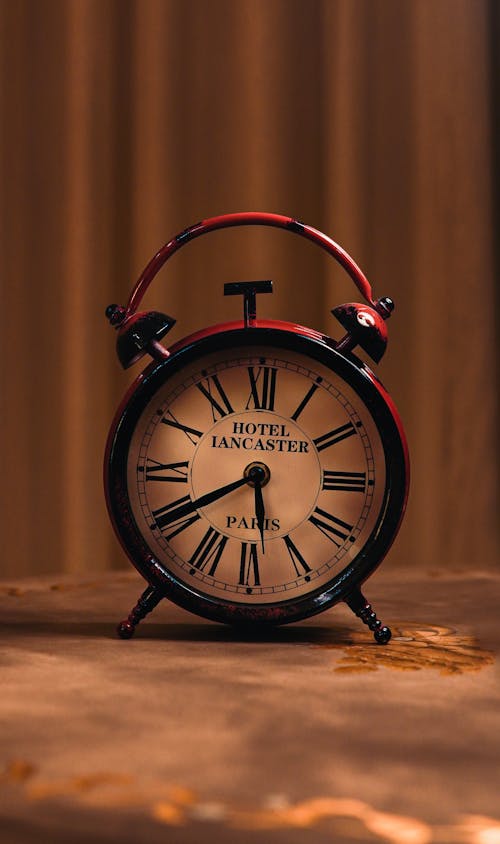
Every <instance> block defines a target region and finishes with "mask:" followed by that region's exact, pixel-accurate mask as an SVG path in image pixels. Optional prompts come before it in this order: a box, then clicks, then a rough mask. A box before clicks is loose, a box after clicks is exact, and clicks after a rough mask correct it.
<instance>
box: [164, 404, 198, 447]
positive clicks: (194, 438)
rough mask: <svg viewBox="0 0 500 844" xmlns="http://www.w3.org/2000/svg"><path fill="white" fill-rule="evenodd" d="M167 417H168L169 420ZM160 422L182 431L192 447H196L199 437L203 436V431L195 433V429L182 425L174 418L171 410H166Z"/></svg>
mask: <svg viewBox="0 0 500 844" xmlns="http://www.w3.org/2000/svg"><path fill="white" fill-rule="evenodd" d="M167 417H170V419H168V418H167ZM161 421H162V422H163V424H164V425H170V427H171V428H177V429H178V430H179V431H182V432H183V433H184V434H185V435H186V437H187V438H188V440H189V441H190V442H192V443H193V445H196V443H197V442H198V440H199V439H200V437H202V436H203V431H197V430H196V428H190V427H189V425H182V424H181V422H179V420H178V419H176V418H175V416H174V414H173V413H172V411H171V410H167V412H166V414H165V416H163V418H162V420H161Z"/></svg>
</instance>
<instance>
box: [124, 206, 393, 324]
mask: <svg viewBox="0 0 500 844" xmlns="http://www.w3.org/2000/svg"><path fill="white" fill-rule="evenodd" d="M232 226H274V227H275V228H280V229H286V230H287V231H290V232H293V233H294V234H299V235H301V237H305V238H307V239H308V240H312V242H313V243H316V244H317V245H318V246H320V247H321V248H322V249H324V250H325V252H328V254H329V255H331V256H332V257H333V258H335V260H336V261H338V263H339V264H340V265H341V266H342V267H343V268H344V270H345V271H346V272H347V273H348V275H350V277H351V278H352V280H353V282H354V284H355V285H356V287H357V288H358V290H359V292H360V293H361V295H362V296H363V297H364V298H365V300H366V301H367V302H368V304H370V305H371V306H372V307H374V308H375V309H376V310H379V307H378V302H376V301H374V300H373V294H372V288H371V285H370V282H369V281H368V279H367V278H366V276H365V275H364V273H363V272H362V271H361V269H360V268H359V267H358V265H357V264H356V263H355V261H353V259H352V258H351V256H350V255H348V254H347V252H345V250H344V249H342V247H341V246H339V245H338V243H335V241H334V240H332V239H331V238H330V237H327V235H326V234H323V233H322V232H320V231H318V229H314V228H312V227H311V226H307V225H306V224H305V223H301V222H299V221H298V220H294V219H293V217H284V216H283V215H282V214H266V213H263V212H259V211H243V212H240V213H238V214H223V215H222V216H220V217H211V218H209V219H208V220H202V222H200V223H195V225H194V226H190V227H189V228H188V229H185V230H184V231H183V232H180V234H178V235H176V236H175V237H174V238H173V239H172V240H169V241H168V243H166V244H165V246H162V248H161V249H160V251H159V252H157V253H156V255H155V256H154V257H153V258H152V259H151V261H150V262H149V264H148V265H147V267H146V268H145V270H144V271H143V273H142V275H141V276H140V278H139V280H138V281H137V283H136V285H135V287H134V289H133V290H132V293H131V294H130V297H129V300H128V303H127V306H126V308H125V309H124V310H121V309H120V310H121V314H120V322H122V321H125V320H127V319H128V318H129V317H130V316H132V315H133V314H135V313H136V311H137V308H138V307H139V305H140V303H141V300H142V297H143V296H144V294H145V292H146V290H147V289H148V287H149V285H150V284H151V282H152V281H153V279H154V277H155V276H156V274H157V272H158V271H159V270H160V269H161V267H162V266H163V265H164V264H165V262H166V261H168V259H169V258H170V257H171V256H172V255H173V254H174V252H177V250H178V249H180V248H181V246H184V245H185V244H186V243H189V241H191V240H194V239H195V238H196V237H200V236H201V235H202V234H208V232H212V231H216V229H225V228H230V227H232Z"/></svg>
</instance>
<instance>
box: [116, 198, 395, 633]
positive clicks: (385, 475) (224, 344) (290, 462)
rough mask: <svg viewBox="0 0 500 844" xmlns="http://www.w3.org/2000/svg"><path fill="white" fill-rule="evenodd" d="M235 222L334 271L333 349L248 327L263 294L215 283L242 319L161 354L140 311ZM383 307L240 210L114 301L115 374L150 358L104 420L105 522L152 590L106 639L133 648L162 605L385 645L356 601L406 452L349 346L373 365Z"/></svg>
mask: <svg viewBox="0 0 500 844" xmlns="http://www.w3.org/2000/svg"><path fill="white" fill-rule="evenodd" d="M242 225H245V226H248V225H264V226H274V227H278V228H282V229H285V230H286V231H289V232H290V233H293V234H295V235H300V236H301V237H305V238H307V239H308V240H311V241H312V242H313V243H315V244H317V246H318V247H320V248H322V249H324V250H325V251H326V252H327V253H328V254H329V255H330V256H332V257H333V258H334V259H335V260H336V261H337V262H338V263H340V265H341V266H342V267H343V268H344V270H345V271H346V272H347V273H348V275H349V276H350V277H351V279H352V280H353V282H354V284H355V285H356V287H357V289H358V291H359V293H360V294H361V296H362V297H363V299H364V303H363V304H360V303H355V302H351V303H348V304H344V305H339V306H338V307H336V308H334V309H333V310H332V314H333V316H334V317H336V319H337V320H338V321H339V322H340V325H341V326H342V328H343V336H342V337H341V338H340V339H339V340H334V339H332V338H331V337H329V336H327V335H325V334H323V333H322V332H320V331H316V330H314V329H312V328H308V327H305V326H303V325H296V324H294V323H290V322H284V321H279V320H269V319H261V318H260V316H259V317H258V316H257V303H258V302H259V304H260V302H261V299H260V298H259V297H260V296H262V295H264V294H270V293H271V292H272V282H271V281H269V280H263V281H261V280H259V281H240V282H231V283H227V284H225V285H224V294H225V295H227V296H233V297H238V296H239V297H241V300H240V301H241V304H242V308H243V314H242V315H241V316H240V318H238V319H235V320H234V321H232V322H229V323H224V324H219V325H214V326H211V327H208V328H203V329H201V330H200V331H197V332H196V333H195V334H191V335H190V336H188V337H185V338H184V339H182V340H179V341H177V342H176V343H174V344H173V345H172V346H171V347H170V348H167V346H166V345H165V343H164V342H162V340H163V338H164V337H165V336H166V334H167V333H168V332H169V331H170V329H171V328H172V326H173V325H174V324H175V319H173V318H172V317H170V316H167V315H166V314H163V313H159V312H157V311H149V312H144V311H142V312H141V311H139V310H138V308H139V306H140V303H141V299H142V297H143V295H144V293H145V292H146V290H147V288H148V287H149V285H150V284H151V282H152V280H153V279H154V277H155V276H156V274H157V272H158V270H159V269H160V268H161V267H162V266H163V264H165V262H166V261H167V260H168V259H169V258H170V257H171V256H172V255H173V254H174V253H175V252H176V251H177V250H178V249H180V248H181V247H182V246H184V245H185V244H187V243H189V242H190V241H192V240H194V239H195V238H197V237H200V236H201V235H203V234H206V233H208V232H211V231H215V230H216V229H222V228H228V227H231V226H242ZM236 302H237V300H236V299H235V305H236ZM393 307H394V306H393V302H392V300H391V299H389V298H388V297H383V298H380V299H374V298H373V294H372V289H371V286H370V283H369V282H368V280H367V278H366V277H365V275H364V274H363V272H362V271H361V269H360V268H359V267H358V266H357V264H356V263H355V262H354V261H353V259H352V258H351V257H350V256H349V255H348V254H347V253H346V252H345V251H344V250H343V249H342V248H341V247H340V246H339V245H338V244H337V243H335V242H334V241H333V240H332V239H331V238H329V237H327V236H326V235H325V234H323V233H322V232H320V231H318V230H317V229H314V228H312V227H311V226H308V225H305V224H303V223H301V222H298V221H297V220H295V219H292V218H290V217H286V216H282V215H279V214H265V213H256V212H248V213H237V214H227V215H223V216H219V217H213V218H211V219H207V220H204V221H202V222H200V223H197V224H195V225H193V226H191V227H190V228H188V229H186V230H185V231H183V232H181V233H180V234H178V235H177V236H176V237H174V238H173V239H172V240H170V241H169V242H168V243H167V244H166V245H165V246H163V248H162V249H160V251H159V252H158V253H157V254H156V255H155V256H154V257H153V258H152V260H151V261H150V262H149V264H148V265H147V267H146V268H145V270H144V272H143V273H142V275H141V276H140V278H139V280H138V282H137V283H136V285H135V287H134V289H133V291H132V293H131V295H130V298H129V300H128V304H127V305H126V306H119V305H110V306H109V307H108V308H107V310H106V315H107V317H108V319H109V321H110V322H111V324H112V325H113V326H114V327H115V329H116V330H117V353H118V358H119V360H120V363H121V364H122V366H123V367H124V368H127V367H129V366H131V365H132V364H134V363H136V362H137V361H139V360H140V359H142V358H146V360H147V366H146V368H145V369H144V371H143V372H141V374H140V375H139V376H138V378H137V379H136V380H135V382H134V383H133V384H132V386H131V388H130V389H129V391H128V393H127V395H126V396H125V398H124V400H123V402H122V404H121V405H120V407H119V408H118V411H117V413H116V416H115V418H114V421H113V423H112V425H111V430H110V433H109V437H108V442H107V447H106V455H105V463H104V486H105V493H106V500H107V506H108V510H109V515H110V518H111V522H112V524H113V527H114V529H115V531H116V534H117V536H118V539H119V540H120V542H121V545H122V546H123V549H124V551H125V553H126V554H127V555H128V557H129V558H130V560H131V562H132V563H133V565H134V566H135V567H136V568H137V569H138V571H139V572H140V573H141V575H143V577H144V578H145V580H146V581H147V583H148V586H147V588H146V589H145V591H144V592H143V594H142V595H141V596H140V598H139V600H138V602H137V604H136V605H135V606H134V608H133V609H132V610H131V612H130V614H129V615H128V618H126V619H125V620H124V621H122V622H121V623H120V624H119V626H118V628H117V629H118V634H119V636H121V637H122V638H130V637H131V636H132V635H133V633H134V630H135V627H136V626H137V624H138V623H139V621H141V619H143V618H144V617H145V616H146V615H147V614H148V613H149V612H150V611H151V610H152V609H153V608H154V607H155V606H156V605H157V604H158V602H159V601H160V600H161V599H162V598H168V599H169V600H171V601H173V602H175V603H176V604H178V605H179V606H181V607H183V608H184V609H187V610H189V611H191V612H193V613H195V614H197V615H199V616H203V617H205V618H208V619H212V620H214V621H218V622H224V623H229V624H234V625H245V626H247V627H248V626H262V625H275V624H283V623H289V622H296V621H299V620H301V619H305V618H307V617H309V616H312V615H314V614H316V613H320V612H322V611H323V610H326V609H328V608H329V607H331V606H333V605H334V604H336V603H338V602H340V601H344V602H345V603H346V604H347V605H348V606H349V607H350V608H351V609H352V610H353V612H354V613H355V614H356V615H357V616H358V617H359V618H360V619H361V620H362V621H363V622H364V623H365V624H366V625H367V626H368V628H369V629H370V630H371V631H372V632H373V634H374V638H375V640H376V642H377V643H380V644H385V643H387V642H388V641H389V639H390V637H391V631H390V629H389V627H387V626H383V625H382V622H381V621H380V620H379V619H378V618H377V615H376V613H375V612H374V610H373V609H372V607H371V605H370V604H369V603H368V601H367V600H366V598H365V597H364V595H363V593H362V591H361V587H362V585H363V583H364V581H365V580H366V579H367V578H368V577H369V575H371V574H372V572H373V571H374V570H375V569H376V567H377V566H378V565H379V563H380V562H381V561H382V559H383V558H384V556H385V554H386V553H387V551H388V549H389V547H390V545H391V543H392V541H393V539H394V537H395V536H396V533H397V531H398V528H399V525H400V523H401V519H402V516H403V513H404V509H405V505H406V499H407V493H408V479H409V467H408V449H407V445H406V439H405V435H404V431H403V426H402V423H401V421H400V418H399V416H398V413H397V411H396V408H395V406H394V403H393V401H392V399H391V398H390V396H389V394H388V393H387V392H386V390H385V389H384V387H383V386H382V384H381V383H380V381H379V380H378V378H377V377H376V376H375V375H374V374H373V372H372V371H371V370H370V368H369V367H368V366H367V365H366V363H365V362H363V361H362V360H361V359H360V358H359V357H358V356H356V354H355V353H354V349H355V348H356V347H359V348H360V349H362V350H363V351H364V352H365V354H366V355H367V356H368V357H369V358H370V359H371V360H373V361H374V362H375V363H377V362H378V361H379V360H380V359H381V357H382V355H383V354H384V351H385V348H386V344H387V328H386V320H387V318H388V317H389V316H390V315H391V312H392V310H393ZM240 313H241V312H240Z"/></svg>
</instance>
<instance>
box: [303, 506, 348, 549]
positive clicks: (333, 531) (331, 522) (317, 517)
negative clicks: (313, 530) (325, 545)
mask: <svg viewBox="0 0 500 844" xmlns="http://www.w3.org/2000/svg"><path fill="white" fill-rule="evenodd" d="M309 521H310V522H311V523H312V524H313V525H314V526H315V527H317V528H318V529H319V530H320V531H321V533H322V534H324V535H325V536H326V538H327V539H329V540H330V542H333V544H334V545H336V546H337V548H340V546H341V544H342V543H341V542H337V539H336V538H335V537H338V538H339V539H341V540H342V542H345V541H346V539H347V537H348V536H349V534H350V532H351V530H352V528H353V526H352V525H349V524H348V523H347V522H343V521H342V519H336V518H335V516H332V515H331V513H327V512H326V510H321V509H320V508H319V507H316V509H315V511H314V513H313V514H312V516H310V517H309ZM346 531H347V533H346Z"/></svg>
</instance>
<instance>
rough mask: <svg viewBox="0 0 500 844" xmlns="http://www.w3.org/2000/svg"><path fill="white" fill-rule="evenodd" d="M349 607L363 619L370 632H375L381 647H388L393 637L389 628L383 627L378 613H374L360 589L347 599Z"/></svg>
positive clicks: (375, 637)
mask: <svg viewBox="0 0 500 844" xmlns="http://www.w3.org/2000/svg"><path fill="white" fill-rule="evenodd" d="M345 602H346V604H347V606H349V607H350V608H351V610H352V611H353V613H354V614H355V615H357V616H358V618H360V619H361V621H362V622H363V624H366V625H367V627H369V628H370V630H372V631H373V638H374V639H375V641H376V642H377V643H378V644H379V645H386V644H387V642H388V641H389V639H390V638H391V636H392V633H391V631H390V628H389V627H382V622H381V621H379V619H378V618H377V613H376V612H373V610H372V606H371V604H369V603H368V601H367V600H366V598H365V597H364V595H363V594H362V593H361V591H360V590H359V589H356V590H355V591H354V592H351V594H350V595H349V596H348V597H347V598H345Z"/></svg>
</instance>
